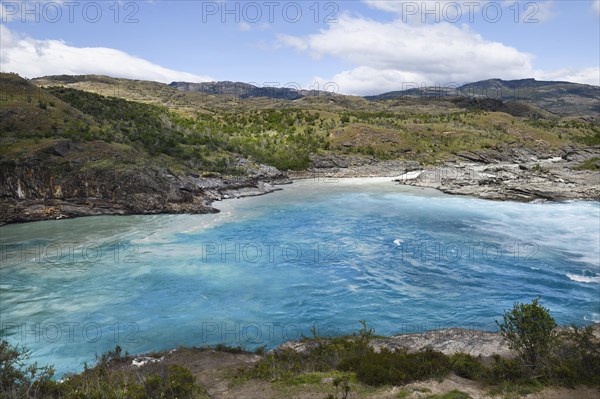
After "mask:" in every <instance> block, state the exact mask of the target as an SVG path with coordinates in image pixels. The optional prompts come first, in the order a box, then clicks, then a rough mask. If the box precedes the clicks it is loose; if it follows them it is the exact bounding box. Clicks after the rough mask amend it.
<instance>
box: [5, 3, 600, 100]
mask: <svg viewBox="0 0 600 399" xmlns="http://www.w3.org/2000/svg"><path fill="white" fill-rule="evenodd" d="M0 3H1V4H2V7H1V8H0V10H1V15H0V17H1V19H2V22H1V28H0V29H1V30H0V35H1V36H0V44H1V48H0V55H1V59H0V67H1V69H2V71H3V72H17V73H19V74H21V75H22V76H26V77H29V78H32V77H37V76H43V75H49V74H63V73H64V74H92V73H96V74H106V75H111V76H116V77H128V78H139V79H148V80H158V81H163V82H167V83H168V82H170V81H173V80H186V81H203V80H231V81H241V82H249V83H254V84H256V85H259V86H277V85H279V86H284V85H286V84H289V85H291V84H298V85H300V86H302V87H313V88H321V89H322V88H323V86H324V85H326V84H327V83H328V82H334V83H335V86H333V85H329V86H328V87H330V88H331V87H337V90H338V91H340V92H342V93H347V94H374V93H380V92H385V91H390V90H398V89H402V88H405V87H408V86H414V85H415V84H417V85H420V86H434V85H439V84H462V83H466V82H470V81H475V80H481V79H488V78H504V79H515V78H528V77H534V78H536V79H544V80H569V81H576V82H580V83H588V84H595V85H599V84H600V82H599V81H600V76H599V74H600V69H599V65H600V25H599V20H600V1H598V0H579V1H578V0H569V1H558V0H557V1H552V0H545V1H537V2H535V1H516V0H497V1H491V0H477V1H476V0H473V1H471V0H465V1H461V0H459V1H451V0H439V1H436V0H418V1H402V0H393V1H380V0H353V1H338V2H335V1H320V2H317V1H314V0H309V1H276V0H273V1H268V0H267V1H231V0H230V1H225V2H213V1H194V0H187V1H179V0H175V1H172V0H155V1H135V2H134V1H126V0H119V1H114V0H108V1H67V0H61V1H49V0H42V1H32V0H26V1H6V0H2V1H1V2H0ZM459 17H460V18H459Z"/></svg>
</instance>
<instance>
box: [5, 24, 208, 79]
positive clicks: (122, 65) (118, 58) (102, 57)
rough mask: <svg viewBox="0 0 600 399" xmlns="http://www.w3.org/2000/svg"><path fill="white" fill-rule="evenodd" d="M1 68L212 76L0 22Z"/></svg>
mask: <svg viewBox="0 0 600 399" xmlns="http://www.w3.org/2000/svg"><path fill="white" fill-rule="evenodd" d="M0 55H1V57H0V59H1V60H0V70H1V71H2V72H16V73H18V74H20V75H22V76H25V77H28V78H33V77H39V76H45V75H61V74H66V75H84V74H98V75H109V76H113V77H122V78H131V79H145V80H153V81H158V82H164V83H170V82H173V81H190V82H203V81H211V80H214V79H212V78H210V77H208V76H199V75H195V74H192V73H187V72H180V71H175V70H172V69H168V68H164V67H161V66H160V65H156V64H153V63H151V62H150V61H147V60H144V59H142V58H139V57H135V56H132V55H130V54H127V53H125V52H123V51H120V50H116V49H112V48H105V47H73V46H69V45H68V44H66V43H65V42H63V41H61V40H37V39H33V38H30V37H28V36H24V35H21V34H18V33H16V32H12V31H11V30H9V29H8V28H7V27H6V26H4V25H0Z"/></svg>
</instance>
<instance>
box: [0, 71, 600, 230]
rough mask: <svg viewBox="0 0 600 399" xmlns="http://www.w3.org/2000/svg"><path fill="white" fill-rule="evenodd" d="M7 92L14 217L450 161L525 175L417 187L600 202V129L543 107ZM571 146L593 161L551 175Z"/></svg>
mask: <svg viewBox="0 0 600 399" xmlns="http://www.w3.org/2000/svg"><path fill="white" fill-rule="evenodd" d="M179 85H187V84H179ZM0 86H1V88H2V93H1V94H2V95H1V96H0V116H1V118H0V143H1V144H2V145H1V147H0V166H2V170H1V171H0V183H1V184H2V189H0V211H2V212H1V215H2V216H1V219H0V223H8V222H17V221H27V220H39V219H49V218H60V217H71V216H82V215H94V214H127V213H161V212H169V213H177V212H190V213H193V212H212V211H214V209H212V208H211V207H210V203H211V201H213V200H215V199H219V198H223V197H224V196H231V195H249V194H259V193H263V192H268V191H270V190H272V189H273V188H272V187H271V184H273V183H282V182H287V178H286V174H288V173H290V172H291V171H294V175H295V176H303V175H306V174H311V173H314V172H316V173H323V174H331V173H333V174H336V175H342V176H371V175H382V174H385V175H388V176H399V175H402V174H404V173H406V172H407V171H414V170H428V169H431V168H434V169H435V168H439V167H440V166H443V165H448V164H449V163H450V164H451V165H458V167H462V166H461V165H463V164H462V163H481V164H484V165H491V166H490V167H493V166H494V165H495V164H497V163H498V164H499V163H507V165H508V166H506V167H507V168H509V169H510V171H515V170H516V171H518V176H516V175H514V174H511V173H512V172H510V173H508V172H509V171H508V169H507V173H504V174H503V175H502V176H503V177H502V178H493V179H492V178H489V179H487V180H486V177H489V176H488V175H490V174H491V173H490V171H489V170H487V169H486V171H485V172H484V173H483V172H482V175H481V179H479V178H478V179H471V180H468V181H464V179H463V180H457V181H454V182H449V180H447V179H446V180H444V182H445V183H444V184H438V183H437V182H436V183H435V184H434V183H431V182H430V181H429V180H431V179H427V178H426V177H427V176H428V174H427V173H424V174H423V175H422V178H421V179H420V180H419V181H416V180H411V181H410V182H409V183H408V184H416V185H428V186H435V187H436V188H439V189H441V190H444V191H446V192H452V193H458V194H470V195H479V196H483V197H485V198H494V199H522V200H531V199H536V198H552V199H559V198H596V197H597V193H596V191H597V190H596V191H594V190H593V189H585V188H581V187H582V186H585V185H586V184H587V185H590V186H592V187H595V186H597V183H596V180H594V179H595V177H596V176H597V175H598V171H597V169H598V165H597V161H598V156H597V155H598V154H597V151H596V150H593V149H592V150H590V151H591V152H590V151H588V152H585V151H586V150H583V149H584V148H586V147H590V146H592V147H593V146H597V145H598V144H600V125H599V124H598V123H596V122H595V121H594V120H590V119H589V118H588V117H581V118H579V117H577V118H574V117H558V116H556V115H554V114H552V113H551V112H549V111H546V110H543V109H542V108H540V107H538V106H536V105H533V104H525V103H514V102H505V101H502V100H499V99H476V98H467V97H448V98H428V97H401V98H396V99H391V100H384V101H367V100H365V99H363V98H360V97H352V96H341V95H332V96H325V95H317V96H309V95H306V96H305V97H302V98H300V99H296V100H288V99H275V98H267V97H252V96H253V95H258V94H260V93H258V92H254V94H252V93H253V92H252V90H254V89H252V87H249V86H243V87H242V89H243V90H246V95H247V96H248V97H247V98H241V97H243V96H244V95H242V94H240V92H237V91H235V90H237V89H236V84H233V86H231V85H224V86H223V87H224V88H223V87H221V88H219V87H218V86H215V85H212V86H211V84H200V85H199V86H193V85H190V86H189V87H187V86H186V87H187V89H186V90H188V89H189V90H196V89H198V88H199V89H198V90H204V91H207V92H210V93H212V94H208V93H204V92H199V91H181V90H179V88H178V87H174V86H169V85H166V84H162V83H157V82H147V81H138V80H127V79H115V78H111V77H105V76H95V75H90V76H54V77H44V78H39V79H34V80H31V81H28V80H26V79H22V78H20V77H19V76H18V75H14V74H1V75H0ZM222 90H226V91H227V90H234V91H232V92H230V93H229V92H228V93H229V94H219V93H222ZM297 94H298V95H304V94H306V93H302V92H298V93H297ZM236 96H237V97H236ZM565 149H571V150H570V151H574V152H576V153H578V154H588V155H589V156H584V157H579V158H577V159H573V160H566V161H565V162H558V163H553V164H552V165H553V170H555V169H556V168H555V166H556V167H557V168H559V169H561V171H559V172H556V173H555V172H552V173H546V174H543V173H542V172H543V165H542V166H540V167H539V168H538V166H537V163H543V162H545V161H544V160H547V159H552V158H556V157H558V158H560V157H562V156H563V155H565V151H566V150H565ZM514 154H529V155H527V157H525V158H527V159H525V158H523V159H514ZM488 160H490V161H489V162H488ZM460 162H462V163H460ZM515 165H516V169H515ZM486 168H487V166H486ZM540 168H541V169H540ZM563 170H565V171H566V172H567V175H568V176H566V175H565V174H564V173H562V171H563ZM280 171H286V172H285V173H282V172H280ZM303 171H304V172H303ZM534 174H535V176H534ZM525 175H526V176H525ZM523 176H525V177H523ZM573 176H575V177H573ZM522 177H523V178H522ZM540 179H541V180H542V182H539V180H540ZM561 180H562V181H563V182H564V185H566V186H565V187H567V188H566V189H568V187H577V189H574V190H572V192H573V195H574V197H573V196H562V195H556V196H555V195H554V194H553V193H550V194H549V192H548V190H546V189H544V188H543V187H542V186H539V185H538V186H536V188H534V189H530V190H528V191H527V190H526V191H527V192H526V194H523V190H522V189H521V188H520V187H522V186H524V185H527V184H529V183H530V182H534V183H535V184H538V183H540V184H542V185H545V186H548V185H550V187H558V186H561V184H562V183H561V184H559V183H560V181H561ZM509 183H510V184H513V183H514V184H515V187H513V188H511V189H510V190H508V191H507V190H504V188H502V189H497V188H494V187H495V186H494V185H496V186H498V187H505V186H506V184H509ZM571 183H573V184H574V185H575V186H569V184H571ZM492 186H494V187H492ZM545 186H544V187H545ZM476 187H487V188H489V190H488V192H489V193H491V194H489V195H488V194H486V195H487V196H486V195H480V194H481V193H480V191H481V190H479V191H478V190H477V189H476ZM490 187H491V188H490ZM561 187H562V186H561ZM240 190H241V191H240Z"/></svg>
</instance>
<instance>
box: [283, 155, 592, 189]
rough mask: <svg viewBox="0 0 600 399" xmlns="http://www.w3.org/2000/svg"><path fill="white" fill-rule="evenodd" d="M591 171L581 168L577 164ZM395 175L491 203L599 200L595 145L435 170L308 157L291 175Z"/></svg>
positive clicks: (465, 160) (464, 159) (483, 158)
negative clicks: (309, 162) (303, 167)
mask: <svg viewBox="0 0 600 399" xmlns="http://www.w3.org/2000/svg"><path fill="white" fill-rule="evenodd" d="M585 163H587V164H588V167H591V168H596V169H597V170H583V169H581V165H582V164H585ZM371 176H372V177H375V176H389V177H397V178H396V179H395V180H394V181H395V182H397V183H398V184H403V185H411V186H417V187H428V188H435V189H438V190H440V191H443V192H445V193H448V194H457V195H469V196H474V197H478V198H483V199H491V200H504V201H507V200H512V201H533V200H552V201H560V200H575V199H582V200H599V199H600V146H594V147H585V148H573V147H565V148H563V149H562V150H560V151H557V152H556V153H535V152H532V151H529V150H526V149H514V148H510V149H506V148H504V149H494V150H489V151H481V152H464V153H458V154H456V156H455V157H454V158H453V159H451V160H449V161H447V162H444V163H442V164H440V165H438V166H422V165H420V164H419V163H418V162H414V161H377V160H375V159H374V158H363V157H357V156H336V155H332V156H319V157H313V159H312V165H311V167H310V168H309V169H308V170H306V171H303V172H298V173H294V174H292V175H291V177H293V178H296V179H306V178H321V179H326V178H342V177H371Z"/></svg>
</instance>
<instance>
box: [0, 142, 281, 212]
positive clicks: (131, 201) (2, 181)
mask: <svg viewBox="0 0 600 399" xmlns="http://www.w3.org/2000/svg"><path fill="white" fill-rule="evenodd" d="M103 145H104V146H106V144H105V143H104V144H102V143H99V142H95V143H86V144H75V143H72V142H69V141H67V140H59V141H56V142H55V143H53V144H50V145H48V146H47V147H42V148H41V149H39V150H37V151H34V152H32V153H30V154H27V155H25V156H21V157H20V158H18V159H3V160H2V164H1V166H2V167H1V168H0V224H6V223H13V222H26V221H36V220H45V219H61V218H68V217H77V216H93V215H106V214H119V215H125V214H158V213H214V212H218V211H217V210H216V209H214V208H212V207H211V206H210V204H211V202H213V201H215V200H220V199H223V198H230V197H239V196H246V195H260V194H264V193H267V192H271V191H274V190H275V188H274V187H273V186H272V184H281V183H287V182H288V180H287V177H286V176H285V175H284V174H283V173H281V172H280V171H279V170H277V169H275V168H272V167H268V166H265V165H260V164H255V163H251V162H249V161H247V160H245V159H242V158H240V159H239V160H238V166H239V167H242V168H244V170H245V171H246V172H247V176H244V177H232V178H229V179H224V178H221V177H206V178H205V177H200V175H198V174H196V173H190V174H184V173H176V172H173V171H171V170H169V169H168V168H165V167H163V166H159V165H157V164H155V163H152V162H151V161H149V160H145V161H144V162H143V163H140V164H138V163H136V162H131V163H127V162H125V163H124V161H126V159H123V157H126V155H128V154H118V153H117V154H113V156H114V157H115V158H113V159H108V160H107V159H106V158H100V157H99V158H97V159H94V157H93V156H92V159H91V160H90V159H89V158H90V154H93V151H90V149H91V148H94V149H96V151H98V152H101V151H102V146H103ZM88 146H89V147H90V148H88ZM129 155H131V156H135V154H129ZM95 162H96V163H95ZM98 162H99V163H101V165H100V166H98V164H97V163H98ZM102 163H104V164H102Z"/></svg>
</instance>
